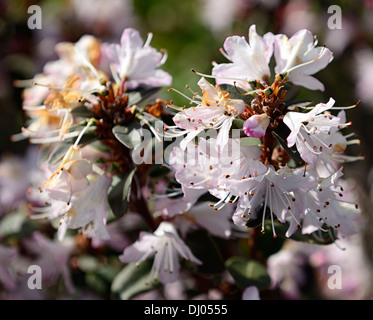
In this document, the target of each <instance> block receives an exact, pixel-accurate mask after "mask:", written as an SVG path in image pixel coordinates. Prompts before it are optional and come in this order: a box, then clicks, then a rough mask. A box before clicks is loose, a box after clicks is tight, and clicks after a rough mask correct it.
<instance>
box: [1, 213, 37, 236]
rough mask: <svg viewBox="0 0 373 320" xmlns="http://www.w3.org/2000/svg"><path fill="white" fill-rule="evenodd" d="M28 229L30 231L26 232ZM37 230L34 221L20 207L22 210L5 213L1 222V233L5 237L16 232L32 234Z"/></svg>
mask: <svg viewBox="0 0 373 320" xmlns="http://www.w3.org/2000/svg"><path fill="white" fill-rule="evenodd" d="M26 230H28V231H29V232H25V231H26ZM35 230H36V225H35V224H34V221H32V220H30V219H27V218H26V213H25V211H23V210H22V209H21V208H20V211H15V212H11V213H8V214H7V215H5V216H4V217H3V218H2V219H1V222H0V235H1V237H3V238H5V237H7V236H11V235H15V234H21V233H25V234H30V232H31V233H32V232H33V231H35Z"/></svg>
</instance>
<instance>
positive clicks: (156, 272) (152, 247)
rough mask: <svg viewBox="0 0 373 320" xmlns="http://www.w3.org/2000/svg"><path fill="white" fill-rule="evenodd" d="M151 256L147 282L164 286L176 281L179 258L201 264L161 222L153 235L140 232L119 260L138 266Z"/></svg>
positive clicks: (171, 226) (165, 224)
mask: <svg viewBox="0 0 373 320" xmlns="http://www.w3.org/2000/svg"><path fill="white" fill-rule="evenodd" d="M152 256H155V258H154V262H153V267H152V269H151V271H150V274H149V277H148V280H147V282H150V281H151V280H153V281H156V280H159V281H160V282H161V283H163V284H166V283H170V282H174V281H176V280H177V279H178V278H179V272H180V263H179V257H182V258H184V259H185V260H187V261H192V262H193V263H196V264H201V263H202V262H201V261H200V260H199V259H197V258H196V257H195V256H194V255H193V254H192V252H191V251H190V249H189V248H188V247H187V246H186V244H185V243H184V242H183V241H182V240H181V238H180V237H179V235H178V234H177V231H176V229H175V227H174V226H173V224H171V223H169V222H161V224H160V225H159V227H158V228H157V230H155V231H154V233H148V232H141V233H140V238H139V240H137V241H136V242H135V243H134V244H132V245H131V246H129V247H127V248H126V249H124V252H123V254H122V255H121V256H120V257H119V259H120V260H121V261H122V262H123V263H129V262H136V263H137V264H139V263H141V262H142V261H144V260H146V259H148V258H150V257H152Z"/></svg>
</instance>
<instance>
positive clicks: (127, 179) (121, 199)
mask: <svg viewBox="0 0 373 320" xmlns="http://www.w3.org/2000/svg"><path fill="white" fill-rule="evenodd" d="M134 173H135V169H132V170H131V171H130V172H129V173H128V174H126V175H124V176H123V175H121V176H114V178H113V182H112V184H111V186H110V189H109V192H108V201H109V205H110V208H111V210H112V211H113V214H114V216H115V217H117V218H119V217H122V216H123V215H124V214H126V212H127V210H128V202H129V200H130V195H131V185H132V178H133V175H134Z"/></svg>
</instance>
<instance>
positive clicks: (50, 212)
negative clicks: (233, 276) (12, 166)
mask: <svg viewBox="0 0 373 320" xmlns="http://www.w3.org/2000/svg"><path fill="white" fill-rule="evenodd" d="M151 40H152V34H149V35H148V37H147V39H146V41H144V40H143V39H142V37H141V36H140V33H139V32H138V31H137V30H135V29H132V28H128V29H125V30H124V32H123V34H122V37H121V39H120V43H101V41H100V40H99V39H97V38H95V37H93V36H83V37H82V38H81V39H80V40H79V41H78V42H76V43H75V44H73V43H67V42H64V43H59V44H58V45H57V46H56V52H57V54H58V56H59V59H58V60H56V61H53V62H49V63H47V64H46V65H45V66H44V69H43V72H42V73H41V74H38V75H36V76H35V77H34V79H32V80H31V82H30V83H32V84H33V85H32V86H31V87H29V88H26V89H25V90H24V106H23V109H24V110H25V112H26V114H27V116H28V118H29V123H28V124H27V126H25V127H24V128H22V132H21V133H20V134H17V135H14V136H13V139H14V140H15V141H17V140H20V139H24V138H27V139H29V141H30V142H31V143H33V144H38V145H40V159H39V161H38V164H39V169H40V172H39V178H38V179H33V181H32V185H31V187H30V188H29V189H28V191H27V197H28V202H29V210H30V218H31V219H35V220H37V219H38V218H48V219H50V220H52V221H57V226H56V228H57V229H58V230H57V232H56V234H57V238H58V240H59V241H61V243H63V241H66V239H70V237H77V238H78V237H84V238H85V239H89V241H91V245H92V246H99V245H100V243H111V244H112V245H113V247H115V248H120V250H123V253H122V254H121V255H120V256H119V259H120V261H121V262H123V263H125V264H128V265H134V266H136V267H137V268H139V269H140V271H139V272H140V273H141V272H143V271H142V269H141V266H143V265H144V262H145V261H148V260H150V259H151V258H153V257H154V258H153V263H152V266H151V267H149V268H148V270H147V275H146V277H144V279H145V282H146V284H147V286H149V287H150V286H152V285H154V284H156V283H157V281H153V280H158V281H159V282H161V283H162V284H168V283H171V282H175V281H177V280H178V279H179V274H180V272H182V271H181V270H182V267H183V268H185V269H186V270H189V271H190V272H191V273H193V272H195V270H198V268H199V267H200V266H201V265H203V264H204V263H205V261H204V259H203V258H204V257H203V256H198V254H197V253H194V252H192V246H191V247H189V245H188V241H187V240H188V239H187V236H188V234H189V233H190V232H192V231H193V230H201V229H202V230H205V231H206V232H207V233H208V234H209V235H213V236H214V237H219V238H222V239H230V238H233V234H234V233H235V232H236V233H240V234H242V233H244V234H246V236H247V231H248V230H257V227H260V230H261V232H262V233H265V232H266V231H267V230H269V231H270V232H272V234H273V237H275V238H277V237H278V236H283V237H295V236H296V237H298V238H301V239H308V240H309V239H311V240H312V241H314V242H318V243H324V244H325V243H331V242H333V241H335V240H336V239H337V238H338V237H343V236H349V235H351V234H353V233H355V232H356V230H355V225H354V219H355V217H356V214H357V213H358V212H359V209H358V205H357V204H355V203H354V202H348V201H347V200H345V197H344V189H343V187H342V182H343V181H342V178H341V177H342V175H343V173H342V171H343V164H344V163H345V162H348V161H355V160H359V159H362V157H361V156H352V155H348V154H346V149H347V146H348V145H351V144H357V143H359V140H357V139H350V138H351V137H353V136H354V134H353V133H350V134H343V133H342V131H343V129H345V128H347V127H349V126H350V125H351V122H347V121H346V114H345V111H344V109H349V108H352V107H354V106H351V107H337V106H335V101H334V100H333V98H330V99H329V101H328V102H326V103H316V104H315V103H313V102H304V101H303V102H299V103H298V102H294V101H289V100H287V91H288V90H289V88H290V87H291V86H292V85H296V86H302V87H305V88H306V89H310V90H324V85H323V84H322V83H321V82H320V81H319V80H317V79H316V78H315V77H314V76H313V75H314V74H315V73H317V72H319V71H320V70H322V69H324V68H325V67H326V66H327V65H328V64H329V63H330V62H331V61H332V59H333V55H332V52H331V51H330V50H329V49H327V48H326V47H324V46H318V43H317V38H316V37H314V36H313V35H312V34H311V33H310V32H309V31H307V30H301V31H299V32H297V33H296V34H294V35H293V36H292V37H291V38H290V39H289V38H288V37H286V36H285V35H283V34H278V35H274V34H272V33H267V34H265V35H264V36H260V35H258V34H257V32H256V27H255V25H253V26H251V27H250V29H249V34H248V42H247V41H246V39H245V38H244V37H239V36H231V37H228V38H227V39H226V40H225V42H224V48H223V49H221V52H222V54H223V55H224V57H225V58H227V59H228V60H229V62H228V63H221V64H218V63H216V62H214V63H213V68H212V72H211V75H206V74H200V73H199V72H197V71H195V70H192V71H193V72H194V73H195V74H197V75H199V76H201V78H200V79H199V81H198V83H197V84H198V86H199V88H200V89H201V91H202V93H201V94H199V93H198V92H195V91H193V90H192V89H191V88H190V87H189V86H187V89H188V90H189V92H191V94H192V97H188V96H187V95H185V94H184V93H182V92H180V91H179V90H176V89H174V88H169V91H170V92H171V93H172V92H177V93H179V94H181V95H182V96H183V97H185V98H186V99H188V101H189V102H190V105H188V106H176V105H175V104H174V103H173V101H166V100H165V99H166V98H164V97H161V95H160V94H159V89H160V88H162V87H169V86H170V85H171V82H172V78H171V76H170V74H168V73H167V72H166V71H164V70H162V69H161V66H162V65H163V64H164V63H165V62H166V59H167V52H166V51H165V50H161V51H158V50H156V49H155V48H153V47H152V46H151V45H150V42H151ZM272 58H274V60H275V67H274V70H271V68H270V65H271V60H272ZM208 78H213V79H215V82H216V84H213V83H211V82H209V81H208V80H207V79H208ZM19 83H21V82H19ZM26 84H27V81H26ZM157 94H159V96H158V97H155V95H157ZM174 110H176V112H175V111H174ZM334 110H340V111H339V113H337V114H332V113H333V111H334ZM148 133H150V135H148ZM175 138H176V139H175ZM170 141H171V142H170ZM166 142H167V143H166ZM160 146H161V147H160ZM154 150H155V153H154V152H153V151H154ZM159 153H160V154H161V156H160V157H159ZM145 158H146V159H145ZM159 158H161V159H162V160H164V163H159V162H157V161H155V160H156V159H159ZM142 160H144V161H142ZM145 160H146V161H145ZM148 160H149V161H148ZM39 181H41V182H39ZM0 186H1V180H0ZM128 211H131V212H132V213H136V214H137V215H138V216H140V217H141V218H142V222H144V223H145V224H146V225H145V224H144V225H143V226H142V228H143V229H144V230H142V231H141V232H140V233H139V238H138V239H135V240H133V239H132V240H133V241H132V242H131V240H130V239H129V237H127V236H125V237H124V236H123V234H121V233H120V232H119V231H118V229H117V227H118V225H117V224H116V223H118V221H121V219H122V218H123V217H124V215H125V214H126V213H127V212H128ZM127 216H128V215H127ZM127 216H126V217H127ZM299 229H301V230H299ZM76 230H79V232H76ZM298 230H299V231H298ZM257 236H258V235H257ZM259 237H260V234H259ZM302 237H303V238H302ZM79 239H80V241H82V240H81V238H79ZM114 240H115V241H114ZM118 241H119V242H121V241H122V242H123V244H121V243H118ZM67 243H69V245H68V246H66V248H65V247H63V246H59V247H58V246H54V244H53V243H49V242H48V241H47V240H46V239H44V238H43V236H41V235H40V234H36V235H35V236H34V240H33V241H32V243H30V244H28V245H25V247H27V248H29V249H30V251H31V252H34V251H36V250H35V247H36V246H37V245H41V246H43V247H44V248H46V249H45V250H46V252H47V251H48V252H49V251H50V254H51V255H53V251H54V250H56V249H55V247H56V248H57V247H58V248H62V247H63V248H64V249H63V250H62V249H59V250H62V251H63V252H62V251H61V252H62V253H61V256H63V259H62V258H61V259H62V260H63V261H64V263H63V266H61V270H60V271H59V272H60V273H62V274H63V276H64V277H65V278H66V279H68V280H67V282H68V287H69V289H70V290H73V287H74V286H73V284H72V280H71V278H70V275H69V273H68V270H67V268H66V260H68V258H67V256H69V255H70V254H71V252H72V251H73V246H72V245H71V243H70V242H67ZM130 243H132V244H130ZM201 245H203V244H201ZM4 252H5V251H4ZM11 254H12V252H10V253H9V255H11ZM4 255H8V253H7V252H5V253H4ZM40 259H43V257H42V258H40ZM53 259H57V258H56V257H54V258H53ZM180 260H182V262H181V261H180ZM188 261H189V262H191V263H189V264H187V263H185V262H188ZM131 263H132V264H131ZM228 265H229V264H228ZM256 267H257V266H256ZM128 270H129V269H126V272H128V273H130V271H128ZM53 276H54V275H50V277H51V278H53ZM116 280H117V281H114V284H113V287H114V288H116V287H118V286H120V285H119V284H118V282H120V281H122V282H125V281H126V280H123V277H122V276H121V275H118V278H117V279H116ZM251 290H254V293H255V296H257V295H256V292H257V291H256V290H257V289H256V288H255V287H252V288H251V287H249V289H247V291H245V292H248V293H247V294H249V293H250V292H251Z"/></svg>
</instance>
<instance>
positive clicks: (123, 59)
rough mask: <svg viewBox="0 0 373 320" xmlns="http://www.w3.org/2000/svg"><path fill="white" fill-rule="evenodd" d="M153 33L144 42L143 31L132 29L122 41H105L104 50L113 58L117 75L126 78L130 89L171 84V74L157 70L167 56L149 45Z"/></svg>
mask: <svg viewBox="0 0 373 320" xmlns="http://www.w3.org/2000/svg"><path fill="white" fill-rule="evenodd" d="M150 40H151V36H149V38H148V39H147V41H146V43H145V44H144V41H143V39H142V38H141V36H140V33H139V32H138V31H137V30H135V29H132V28H127V29H124V31H123V34H122V37H121V39H120V45H119V44H103V51H104V54H105V55H106V58H107V59H108V60H109V61H110V63H111V64H112V66H113V67H114V68H112V71H115V73H116V74H115V73H114V74H113V76H114V78H118V76H119V78H120V79H121V81H123V80H124V81H125V86H126V87H127V88H128V89H135V88H137V87H139V86H141V85H144V86H151V87H161V86H169V85H170V84H171V81H172V77H171V76H170V74H168V73H167V72H165V71H163V70H161V69H158V68H159V67H160V66H161V65H162V64H163V63H164V62H165V58H166V56H164V55H163V54H162V53H160V52H158V51H157V50H156V49H154V48H153V47H151V46H150V45H149V43H150Z"/></svg>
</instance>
